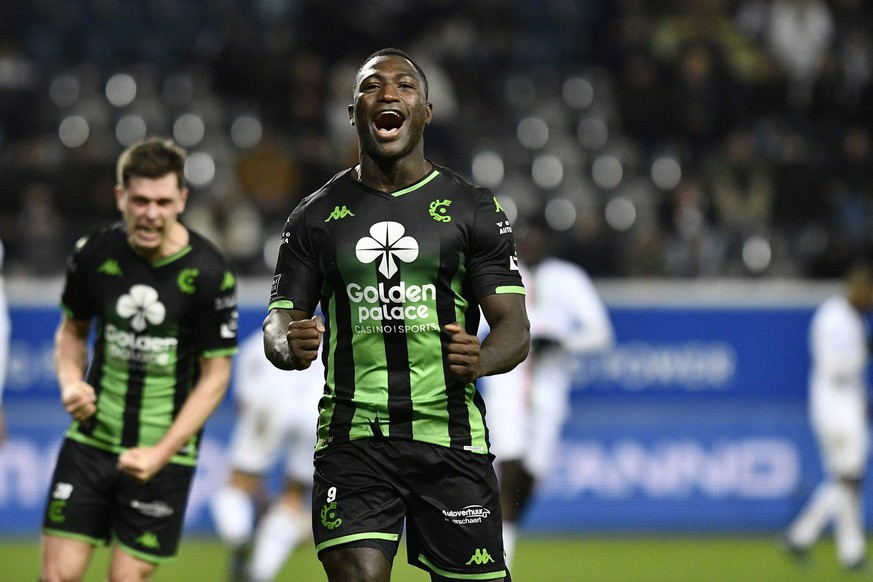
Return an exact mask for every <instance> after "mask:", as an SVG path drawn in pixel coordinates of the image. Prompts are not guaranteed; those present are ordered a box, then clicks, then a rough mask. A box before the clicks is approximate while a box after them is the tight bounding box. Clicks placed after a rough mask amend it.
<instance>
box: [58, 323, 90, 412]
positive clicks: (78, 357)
mask: <svg viewBox="0 0 873 582" xmlns="http://www.w3.org/2000/svg"><path fill="white" fill-rule="evenodd" d="M90 329H91V321H90V320H88V319H72V318H70V317H69V316H68V315H67V314H66V313H64V314H62V315H61V322H60V324H59V325H58V328H57V330H56V331H55V373H56V374H57V378H58V386H59V387H60V391H61V402H62V403H63V405H64V408H65V409H66V411H67V412H69V413H70V415H72V416H73V418H75V419H76V420H84V419H86V418H88V417H90V416H91V415H93V414H94V413H95V412H96V411H97V395H96V393H95V391H94V387H93V386H91V385H90V384H88V383H87V382H86V381H85V370H86V369H87V366H88V333H89V331H90Z"/></svg>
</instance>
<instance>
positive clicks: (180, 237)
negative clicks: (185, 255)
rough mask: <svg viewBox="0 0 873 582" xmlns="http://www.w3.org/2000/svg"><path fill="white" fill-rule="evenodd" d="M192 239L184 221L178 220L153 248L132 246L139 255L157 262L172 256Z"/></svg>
mask: <svg viewBox="0 0 873 582" xmlns="http://www.w3.org/2000/svg"><path fill="white" fill-rule="evenodd" d="M190 241H191V237H190V236H189V234H188V229H187V228H186V227H185V226H184V225H183V224H182V223H180V222H177V223H176V224H174V225H173V226H172V228H171V229H170V232H169V234H168V235H167V238H166V239H164V240H163V241H162V242H161V244H160V245H158V246H157V247H155V248H153V249H152V248H142V247H138V246H135V245H131V246H132V247H133V250H134V252H136V253H137V254H138V255H140V256H141V257H143V258H144V259H146V260H148V261H151V262H155V261H160V260H162V259H166V258H167V257H172V256H173V255H175V254H176V253H178V252H179V251H181V250H182V249H184V248H185V247H186V246H188V243H189V242H190Z"/></svg>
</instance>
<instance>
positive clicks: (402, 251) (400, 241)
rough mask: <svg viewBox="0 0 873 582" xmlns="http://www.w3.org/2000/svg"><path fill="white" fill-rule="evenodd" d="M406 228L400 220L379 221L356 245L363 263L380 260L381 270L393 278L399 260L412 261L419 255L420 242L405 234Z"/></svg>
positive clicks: (386, 275) (358, 255)
mask: <svg viewBox="0 0 873 582" xmlns="http://www.w3.org/2000/svg"><path fill="white" fill-rule="evenodd" d="M405 233H406V229H405V228H404V226H403V225H402V224H400V223H399V222H392V221H385V222H377V223H376V224H374V225H373V226H371V227H370V236H365V237H363V238H362V239H361V240H359V241H358V244H357V245H355V253H356V255H357V257H358V260H359V261H361V262H362V263H372V262H374V261H376V260H379V272H380V273H382V274H383V275H384V276H385V277H387V278H389V279H390V278H391V277H393V276H394V275H395V273H397V270H398V267H397V261H398V260H400V261H403V262H404V263H411V262H412V261H414V260H415V259H416V257H418V242H417V241H416V240H415V239H414V238H412V237H411V236H405Z"/></svg>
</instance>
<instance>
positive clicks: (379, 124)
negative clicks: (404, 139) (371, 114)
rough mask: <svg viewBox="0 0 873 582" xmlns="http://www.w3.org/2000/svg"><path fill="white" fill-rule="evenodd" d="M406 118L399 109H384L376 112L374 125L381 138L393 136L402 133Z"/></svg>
mask: <svg viewBox="0 0 873 582" xmlns="http://www.w3.org/2000/svg"><path fill="white" fill-rule="evenodd" d="M403 122H404V118H403V115H401V114H400V113H399V112H397V111H382V112H381V113H378V114H376V117H375V119H374V120H373V127H375V129H376V134H377V135H378V136H379V137H381V138H386V139H387V138H392V137H395V136H397V135H398V134H399V133H400V129H401V128H402V127H403Z"/></svg>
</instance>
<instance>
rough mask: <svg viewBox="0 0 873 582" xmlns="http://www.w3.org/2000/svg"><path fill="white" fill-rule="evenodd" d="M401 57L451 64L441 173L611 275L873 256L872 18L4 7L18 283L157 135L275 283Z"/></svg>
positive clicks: (524, 1)
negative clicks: (283, 233)
mask: <svg viewBox="0 0 873 582" xmlns="http://www.w3.org/2000/svg"><path fill="white" fill-rule="evenodd" d="M385 46H396V47H398V48H402V49H404V50H406V51H407V52H409V53H410V54H411V55H412V56H413V57H414V58H415V59H416V60H418V61H419V62H420V64H421V65H422V66H423V68H424V69H425V71H426V72H427V74H428V78H429V81H430V87H431V95H430V97H431V100H432V101H433V103H434V123H433V125H432V126H431V128H430V129H429V130H428V131H429V133H428V134H427V135H426V148H427V150H428V157H429V158H430V159H432V160H433V161H435V162H437V163H442V164H446V165H448V166H450V167H453V168H454V169H456V170H458V171H460V172H462V173H463V174H465V175H467V176H468V177H470V178H471V179H472V180H473V181H475V182H477V183H480V184H482V185H484V186H488V187H490V188H492V189H493V190H494V192H495V193H496V194H497V195H498V197H499V198H500V200H501V202H502V203H503V206H504V208H506V209H507V212H508V213H509V214H510V216H511V217H516V220H520V219H522V218H524V217H525V216H528V215H532V214H533V213H539V212H544V213H545V215H546V218H547V220H548V221H549V224H551V226H552V227H553V228H555V229H556V230H558V231H560V240H561V245H560V254H561V255H563V256H564V257H566V258H569V259H571V260H574V261H576V262H578V263H580V264H581V265H582V266H584V267H585V268H586V269H587V270H588V271H589V272H590V273H591V274H592V276H594V277H655V278H664V277H673V278H697V277H801V278H829V277H833V276H836V275H837V274H839V273H840V272H842V270H843V268H844V267H845V265H846V264H847V263H848V262H850V261H851V260H853V259H854V258H856V257H858V256H860V255H864V254H866V253H867V252H868V251H869V250H870V249H871V236H873V143H871V128H873V82H871V81H873V80H871V74H873V3H870V2H864V1H863V0H733V1H732V0H686V1H680V0H674V1H668V0H662V1H654V0H650V1H645V0H251V1H249V0H149V1H144V0H30V1H28V2H3V3H2V4H0V176H2V180H0V238H2V240H3V241H4V243H5V244H6V246H7V250H8V273H9V275H10V276H13V277H14V276H16V275H21V276H29V275H54V274H58V273H60V272H61V271H62V269H63V261H64V257H65V256H66V254H67V252H68V251H69V249H70V248H71V245H72V244H73V242H74V241H75V240H76V238H77V237H78V236H80V235H81V234H82V233H83V232H85V231H86V230H88V229H90V228H92V227H93V226H95V225H97V224H101V223H105V222H108V221H111V220H114V219H115V217H116V215H117V213H116V211H115V207H114V200H113V197H112V187H113V183H114V168H113V163H114V160H115V159H116V157H117V155H118V153H119V151H120V149H121V148H122V147H123V146H126V145H128V144H129V143H131V142H133V141H135V140H137V139H140V138H142V137H145V136H146V135H166V136H171V137H173V138H175V139H176V140H177V141H178V142H179V143H180V144H181V145H183V146H184V147H185V148H186V149H187V150H188V151H189V154H190V159H189V162H188V167H187V175H188V179H189V182H190V185H191V187H192V197H191V199H190V202H189V208H188V210H187V211H186V220H187V222H188V223H189V224H191V225H192V226H193V227H195V228H197V229H200V230H201V231H202V232H204V234H206V235H207V236H208V237H210V238H211V239H212V240H213V241H215V242H216V243H217V244H218V245H219V246H220V247H221V248H222V249H223V250H224V251H225V252H226V253H227V254H228V255H229V256H230V257H231V258H232V259H233V260H234V261H235V262H236V264H237V266H238V269H239V271H240V272H241V273H242V274H251V275H263V274H269V273H271V272H272V260H273V259H272V257H273V256H274V253H275V246H276V239H275V237H277V236H278V234H279V232H280V229H281V224H282V222H283V221H284V219H285V217H286V216H287V214H288V213H289V212H290V210H291V209H292V208H293V206H294V205H295V204H296V203H297V201H298V200H299V198H300V197H301V196H303V195H305V194H308V193H310V192H312V191H314V190H315V189H317V188H318V187H319V186H320V185H321V184H323V183H324V182H325V181H326V180H327V179H328V178H330V177H331V176H332V175H333V174H334V173H336V172H337V171H339V170H341V169H343V168H344V167H346V166H348V165H350V164H351V163H353V161H354V160H355V159H356V151H355V150H354V148H355V147H356V146H355V143H356V142H355V136H354V134H353V132H352V131H351V130H350V128H349V126H348V122H347V117H346V106H347V104H348V103H350V102H351V98H352V87H351V80H352V79H353V78H354V71H355V69H356V68H357V66H358V65H359V64H360V62H361V61H362V59H363V58H364V57H365V56H366V55H367V54H369V53H370V52H372V51H373V50H376V49H378V48H382V47H385Z"/></svg>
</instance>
